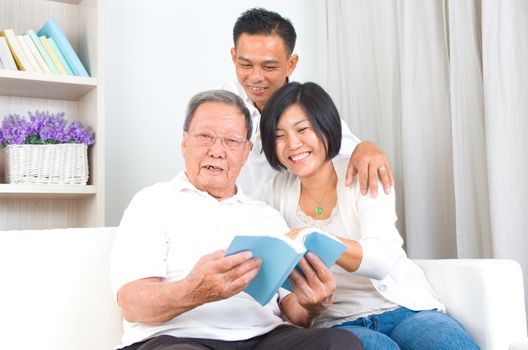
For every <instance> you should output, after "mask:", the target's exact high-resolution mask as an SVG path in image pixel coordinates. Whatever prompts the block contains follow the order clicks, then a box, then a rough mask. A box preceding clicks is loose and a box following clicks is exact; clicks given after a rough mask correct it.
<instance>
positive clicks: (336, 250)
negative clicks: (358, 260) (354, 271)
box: [225, 228, 346, 306]
mask: <svg viewBox="0 0 528 350" xmlns="http://www.w3.org/2000/svg"><path fill="white" fill-rule="evenodd" d="M246 250H249V251H251V253H252V254H253V257H255V258H259V259H261V260H262V264H261V266H260V270H259V272H258V274H257V276H256V277H255V278H254V279H253V280H252V281H251V283H250V284H249V285H248V286H247V287H246V289H244V292H246V293H247V294H249V295H251V296H252V297H253V299H255V300H256V301H257V302H259V303H260V304H261V305H263V306H264V305H266V304H267V303H269V302H270V300H271V299H272V298H273V296H274V295H275V293H277V291H278V290H279V288H281V287H282V288H285V289H288V290H292V288H291V286H290V284H289V283H288V280H287V279H288V276H289V275H290V273H291V272H292V270H293V269H294V268H295V267H296V265H297V263H298V262H299V260H301V258H302V257H303V256H304V254H306V253H307V252H312V253H314V254H315V255H317V256H318V257H319V259H321V260H322V262H323V263H324V264H325V265H326V266H327V267H330V266H332V265H333V264H334V263H335V262H336V260H337V259H338V258H339V257H340V256H341V254H343V252H344V251H345V250H346V245H345V244H343V243H342V242H341V241H339V240H338V239H337V238H336V237H334V236H332V235H330V234H329V233H326V232H324V231H322V230H314V229H313V228H308V229H304V230H302V231H301V232H300V233H299V235H298V236H297V237H296V238H295V240H292V239H290V238H289V237H287V236H285V235H284V236H236V237H235V238H234V239H233V241H232V242H231V244H230V245H229V248H227V251H226V254H225V255H226V256H227V255H232V254H236V253H240V252H242V251H246ZM297 269H298V270H299V271H300V268H297Z"/></svg>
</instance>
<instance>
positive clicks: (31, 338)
mask: <svg viewBox="0 0 528 350" xmlns="http://www.w3.org/2000/svg"><path fill="white" fill-rule="evenodd" d="M115 231H116V229H115V228H88V229H86V228H83V229H55V230H28V231H0V276H1V278H2V281H3V283H2V286H1V287H0V315H1V316H0V330H1V332H2V337H1V347H2V348H4V349H50V350H51V349H53V350H62V349H64V350H66V349H68V350H72V349H75V350H105V349H113V348H114V347H115V346H117V345H119V342H120V337H121V334H122V317H121V313H120V310H119V308H118V306H117V303H116V301H115V298H114V297H113V295H112V292H111V287H110V277H109V257H110V250H111V246H112V241H113V239H114V236H115Z"/></svg>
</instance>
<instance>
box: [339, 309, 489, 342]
mask: <svg viewBox="0 0 528 350" xmlns="http://www.w3.org/2000/svg"><path fill="white" fill-rule="evenodd" d="M333 328H341V329H346V330H347V331H349V332H352V333H353V334H354V335H355V336H357V337H358V338H359V339H360V340H361V342H362V343H363V348H364V350H399V349H401V350H458V349H464V350H472V349H480V348H479V346H478V345H477V344H476V343H475V342H474V341H473V340H472V339H471V337H470V335H469V333H468V332H467V331H466V330H465V329H464V327H462V325H461V324H460V323H458V322H457V321H456V320H455V319H453V318H452V317H451V316H449V315H448V314H445V313H442V312H438V311H412V310H409V309H407V308H404V307H399V308H397V309H395V310H392V311H387V312H384V313H382V314H378V315H372V316H368V317H361V318H358V319H357V320H354V321H350V322H345V323H342V324H340V325H337V326H334V327H333Z"/></svg>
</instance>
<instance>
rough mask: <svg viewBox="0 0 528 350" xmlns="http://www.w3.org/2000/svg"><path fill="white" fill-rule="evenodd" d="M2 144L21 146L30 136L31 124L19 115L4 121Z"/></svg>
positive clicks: (13, 115) (9, 116)
mask: <svg viewBox="0 0 528 350" xmlns="http://www.w3.org/2000/svg"><path fill="white" fill-rule="evenodd" d="M1 134H2V144H14V145H21V144H23V143H24V142H25V141H26V138H27V137H28V136H29V123H28V121H26V120H25V119H24V118H21V117H20V116H19V115H18V114H10V115H8V116H7V117H5V118H4V120H3V121H2V128H1Z"/></svg>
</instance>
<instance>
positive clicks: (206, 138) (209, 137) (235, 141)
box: [187, 131, 247, 150]
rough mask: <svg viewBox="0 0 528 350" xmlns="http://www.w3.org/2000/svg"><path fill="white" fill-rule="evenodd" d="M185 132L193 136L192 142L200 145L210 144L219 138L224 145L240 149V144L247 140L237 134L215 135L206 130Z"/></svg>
mask: <svg viewBox="0 0 528 350" xmlns="http://www.w3.org/2000/svg"><path fill="white" fill-rule="evenodd" d="M187 134H189V135H191V136H192V137H193V140H194V142H196V144H197V145H200V146H211V145H212V144H214V143H215V142H216V139H220V142H221V143H222V145H223V146H224V147H227V148H229V149H231V150H237V149H241V148H242V146H244V144H245V143H246V142H247V140H246V139H244V138H242V137H238V136H234V135H233V136H223V137H222V136H216V135H215V134H212V133H207V132H189V131H187Z"/></svg>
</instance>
